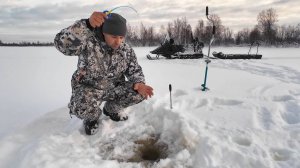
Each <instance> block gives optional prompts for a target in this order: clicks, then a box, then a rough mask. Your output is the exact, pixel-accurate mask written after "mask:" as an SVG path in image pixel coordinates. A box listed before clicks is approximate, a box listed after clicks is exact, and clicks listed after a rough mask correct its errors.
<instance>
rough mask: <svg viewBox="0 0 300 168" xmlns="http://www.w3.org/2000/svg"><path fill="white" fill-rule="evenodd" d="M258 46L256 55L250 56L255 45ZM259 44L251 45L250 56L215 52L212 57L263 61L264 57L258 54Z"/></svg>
mask: <svg viewBox="0 0 300 168" xmlns="http://www.w3.org/2000/svg"><path fill="white" fill-rule="evenodd" d="M254 43H255V44H256V45H257V49H256V54H250V52H251V49H252V46H253V44H254ZM258 47H259V43H258V42H253V43H251V45H250V49H249V51H248V54H224V53H222V52H213V53H212V55H213V56H214V57H216V58H219V59H261V58H262V55H261V54H258Z"/></svg>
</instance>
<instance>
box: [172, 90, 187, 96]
mask: <svg viewBox="0 0 300 168" xmlns="http://www.w3.org/2000/svg"><path fill="white" fill-rule="evenodd" d="M187 94H188V93H187V92H185V91H183V90H176V91H175V92H174V94H173V95H174V96H175V97H179V96H184V95H187Z"/></svg>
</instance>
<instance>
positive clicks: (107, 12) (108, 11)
mask: <svg viewBox="0 0 300 168" xmlns="http://www.w3.org/2000/svg"><path fill="white" fill-rule="evenodd" d="M120 8H128V9H131V10H133V11H134V12H135V13H137V14H138V11H137V10H136V9H134V8H133V7H132V6H129V5H122V6H117V7H114V8H113V9H111V10H104V11H103V13H105V14H106V15H107V16H108V17H109V16H110V14H111V13H112V12H113V11H115V10H117V9H120Z"/></svg>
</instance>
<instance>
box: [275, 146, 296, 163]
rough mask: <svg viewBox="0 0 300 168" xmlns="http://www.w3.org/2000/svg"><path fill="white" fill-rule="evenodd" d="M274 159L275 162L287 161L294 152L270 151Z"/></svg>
mask: <svg viewBox="0 0 300 168" xmlns="http://www.w3.org/2000/svg"><path fill="white" fill-rule="evenodd" d="M270 154H271V156H272V159H273V160H275V161H287V160H289V159H290V158H291V156H292V152H291V151H289V150H287V149H280V148H273V149H270Z"/></svg>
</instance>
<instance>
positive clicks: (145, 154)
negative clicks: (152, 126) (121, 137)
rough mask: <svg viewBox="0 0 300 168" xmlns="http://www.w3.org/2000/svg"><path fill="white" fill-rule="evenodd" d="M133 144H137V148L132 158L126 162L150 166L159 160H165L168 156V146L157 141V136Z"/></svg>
mask: <svg viewBox="0 0 300 168" xmlns="http://www.w3.org/2000/svg"><path fill="white" fill-rule="evenodd" d="M134 143H135V144H137V148H136V149H135V151H134V153H135V154H134V156H133V157H131V158H130V159H129V160H128V161H129V162H144V163H145V164H151V163H154V162H158V161H159V160H160V159H165V158H167V156H168V154H167V150H168V145H167V144H166V143H164V142H161V141H159V136H158V135H154V136H151V137H149V138H146V139H142V140H137V141H135V142H134Z"/></svg>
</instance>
